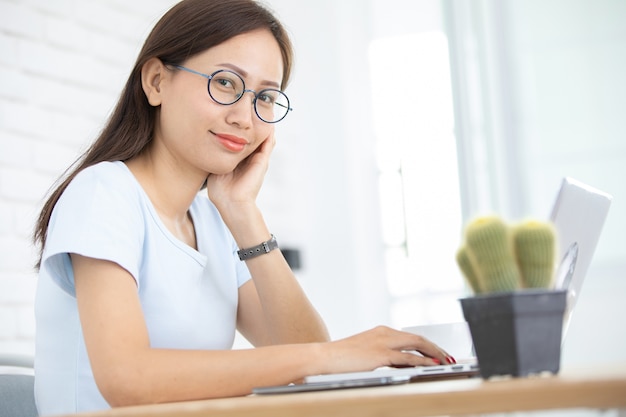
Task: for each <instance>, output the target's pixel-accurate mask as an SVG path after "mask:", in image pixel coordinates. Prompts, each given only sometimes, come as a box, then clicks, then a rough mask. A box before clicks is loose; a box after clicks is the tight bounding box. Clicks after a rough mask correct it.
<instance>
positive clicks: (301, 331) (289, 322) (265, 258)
mask: <svg viewBox="0 0 626 417" xmlns="http://www.w3.org/2000/svg"><path fill="white" fill-rule="evenodd" d="M229 212H231V213H232V211H229ZM235 213H237V214H238V216H237V215H231V216H227V219H228V220H226V221H227V225H228V226H229V228H230V230H231V232H232V233H233V236H234V237H235V240H236V242H237V244H238V246H239V247H240V248H247V247H251V246H256V245H258V244H259V243H261V242H264V241H266V240H268V239H269V238H270V236H271V234H270V232H269V230H268V228H267V226H266V224H265V222H264V220H263V217H262V215H261V213H260V212H259V211H258V209H256V207H255V206H253V207H251V208H248V210H247V211H246V210H243V209H239V210H236V211H235ZM279 243H280V242H279ZM245 262H246V264H247V266H248V269H249V270H250V273H251V275H252V278H253V280H254V284H255V287H256V292H257V294H258V297H259V301H260V304H261V307H262V312H263V315H264V317H265V323H266V325H265V328H266V329H267V332H268V334H269V340H270V342H271V343H273V344H277V343H303V342H320V341H327V340H329V336H328V332H327V330H326V326H325V325H324V323H323V321H322V319H321V317H320V316H319V314H318V313H317V311H316V310H315V308H314V307H313V306H312V305H311V303H310V301H309V300H308V298H307V297H306V295H305V293H304V291H303V290H302V288H301V287H300V284H299V283H298V281H297V279H296V277H295V276H294V274H293V272H292V271H291V269H290V267H289V265H288V264H287V262H286V261H285V258H284V257H283V256H282V253H281V252H280V251H279V250H273V251H271V252H269V253H267V254H263V255H261V256H257V257H254V258H251V259H249V260H246V261H245Z"/></svg>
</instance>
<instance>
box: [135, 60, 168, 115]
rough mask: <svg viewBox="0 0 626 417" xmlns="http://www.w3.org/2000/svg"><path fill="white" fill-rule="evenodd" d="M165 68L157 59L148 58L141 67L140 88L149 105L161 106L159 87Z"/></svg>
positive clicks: (165, 71) (164, 74)
mask: <svg viewBox="0 0 626 417" xmlns="http://www.w3.org/2000/svg"><path fill="white" fill-rule="evenodd" d="M166 73H167V68H165V65H163V62H161V60H160V59H159V58H150V59H149V60H148V61H146V63H145V64H143V66H142V67H141V86H142V88H143V92H144V94H145V95H146V98H147V99H148V103H150V105H152V106H154V107H157V106H160V105H161V98H162V97H161V87H162V83H163V80H164V77H165V76H166Z"/></svg>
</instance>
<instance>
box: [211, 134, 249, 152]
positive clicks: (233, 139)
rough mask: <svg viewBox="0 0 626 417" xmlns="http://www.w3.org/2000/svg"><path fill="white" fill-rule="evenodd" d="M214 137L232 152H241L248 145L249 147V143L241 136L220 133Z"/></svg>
mask: <svg viewBox="0 0 626 417" xmlns="http://www.w3.org/2000/svg"><path fill="white" fill-rule="evenodd" d="M214 135H215V137H216V138H217V140H218V141H219V142H220V144H221V145H222V146H223V147H224V148H226V149H228V150H229V151H232V152H241V151H243V150H244V149H245V148H246V145H248V141H247V140H245V139H244V138H240V137H239V136H233V135H227V134H219V133H214Z"/></svg>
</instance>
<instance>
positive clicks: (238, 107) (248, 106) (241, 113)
mask: <svg viewBox="0 0 626 417" xmlns="http://www.w3.org/2000/svg"><path fill="white" fill-rule="evenodd" d="M246 93H252V97H250V101H248V100H247V99H246V98H245V97H244V95H245V94H246ZM241 95H242V97H241V98H240V99H239V100H237V101H236V102H235V103H233V104H231V105H230V106H227V108H228V109H229V111H228V115H227V118H226V120H227V121H228V122H229V123H234V124H237V125H239V126H240V127H247V126H250V125H251V124H252V122H253V118H254V117H256V115H255V112H254V100H255V99H256V93H255V92H254V91H253V90H243V92H242V93H241Z"/></svg>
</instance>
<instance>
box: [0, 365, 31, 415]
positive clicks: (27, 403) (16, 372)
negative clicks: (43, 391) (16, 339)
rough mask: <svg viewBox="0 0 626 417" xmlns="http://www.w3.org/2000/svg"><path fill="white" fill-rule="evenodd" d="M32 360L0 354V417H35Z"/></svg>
mask: <svg viewBox="0 0 626 417" xmlns="http://www.w3.org/2000/svg"><path fill="white" fill-rule="evenodd" d="M37 416H38V413H37V406H36V405H35V372H34V368H33V359H32V357H30V356H26V355H13V354H0V417H37Z"/></svg>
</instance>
